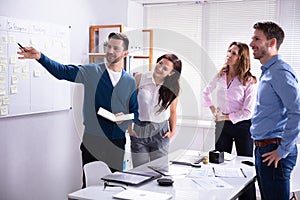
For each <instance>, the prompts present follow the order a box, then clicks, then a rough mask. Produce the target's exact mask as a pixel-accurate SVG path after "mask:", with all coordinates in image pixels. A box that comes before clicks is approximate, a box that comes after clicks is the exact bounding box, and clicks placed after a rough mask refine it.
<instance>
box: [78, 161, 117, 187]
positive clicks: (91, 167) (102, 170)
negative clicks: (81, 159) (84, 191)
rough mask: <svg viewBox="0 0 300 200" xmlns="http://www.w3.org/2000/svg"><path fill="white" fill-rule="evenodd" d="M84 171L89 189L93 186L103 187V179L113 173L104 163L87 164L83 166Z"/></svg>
mask: <svg viewBox="0 0 300 200" xmlns="http://www.w3.org/2000/svg"><path fill="white" fill-rule="evenodd" d="M83 170H84V174H85V182H86V186H87V187H88V186H91V185H101V184H102V183H103V182H102V181H101V178H102V177H103V176H106V175H107V174H110V173H111V171H110V169H109V167H108V166H107V164H106V163H104V162H102V161H94V162H90V163H87V164H85V165H84V166H83Z"/></svg>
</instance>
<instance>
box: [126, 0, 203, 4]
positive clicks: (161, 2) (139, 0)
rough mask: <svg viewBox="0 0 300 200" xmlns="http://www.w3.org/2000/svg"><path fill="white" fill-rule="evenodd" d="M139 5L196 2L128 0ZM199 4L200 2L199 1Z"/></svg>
mask: <svg viewBox="0 0 300 200" xmlns="http://www.w3.org/2000/svg"><path fill="white" fill-rule="evenodd" d="M130 1H133V2H136V3H141V4H163V3H182V2H183V3H184V2H190V3H191V2H196V1H191V0H130ZM199 2H201V1H199Z"/></svg>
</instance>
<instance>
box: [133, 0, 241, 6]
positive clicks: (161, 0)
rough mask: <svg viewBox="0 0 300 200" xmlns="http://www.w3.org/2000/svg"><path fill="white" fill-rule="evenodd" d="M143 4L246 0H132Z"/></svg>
mask: <svg viewBox="0 0 300 200" xmlns="http://www.w3.org/2000/svg"><path fill="white" fill-rule="evenodd" d="M130 1H133V2H136V3H140V4H143V5H155V4H181V3H182V4H185V3H190V4H203V3H213V2H218V3H221V2H233V1H244V0H198V1H197V0H194V1H193V0H130Z"/></svg>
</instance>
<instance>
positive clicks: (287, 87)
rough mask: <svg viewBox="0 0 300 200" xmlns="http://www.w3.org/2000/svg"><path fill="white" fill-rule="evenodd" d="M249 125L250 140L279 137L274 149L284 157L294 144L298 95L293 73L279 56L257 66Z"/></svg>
mask: <svg viewBox="0 0 300 200" xmlns="http://www.w3.org/2000/svg"><path fill="white" fill-rule="evenodd" d="M261 70H262V74H261V77H260V79H259V80H260V83H259V88H258V92H257V102H256V106H255V111H254V115H253V117H252V126H251V128H250V131H251V135H252V138H253V139H254V140H263V139H271V138H282V142H281V144H280V145H279V147H278V149H277V153H278V155H279V156H280V157H281V158H285V157H286V156H287V155H288V154H289V152H290V150H291V148H293V147H294V145H295V144H296V143H297V139H298V134H299V131H300V92H299V86H298V80H297V77H296V73H295V72H294V70H293V69H292V68H291V67H290V66H289V65H288V64H287V63H285V62H284V61H283V60H282V59H281V57H280V56H275V57H273V58H272V59H271V60H269V61H268V62H267V63H265V65H263V66H262V67H261Z"/></svg>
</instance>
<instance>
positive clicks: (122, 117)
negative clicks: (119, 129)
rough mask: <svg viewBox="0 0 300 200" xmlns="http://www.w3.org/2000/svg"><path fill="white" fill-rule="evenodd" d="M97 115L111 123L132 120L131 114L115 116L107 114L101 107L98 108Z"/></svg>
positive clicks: (132, 115)
mask: <svg viewBox="0 0 300 200" xmlns="http://www.w3.org/2000/svg"><path fill="white" fill-rule="evenodd" d="M97 114H98V115H100V116H102V117H104V118H106V119H108V120H110V121H112V122H118V121H126V120H131V119H134V114H133V113H130V114H124V115H120V116H116V115H115V114H113V113H111V112H109V111H108V110H105V109H104V108H102V107H100V108H99V110H98V113H97Z"/></svg>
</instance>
